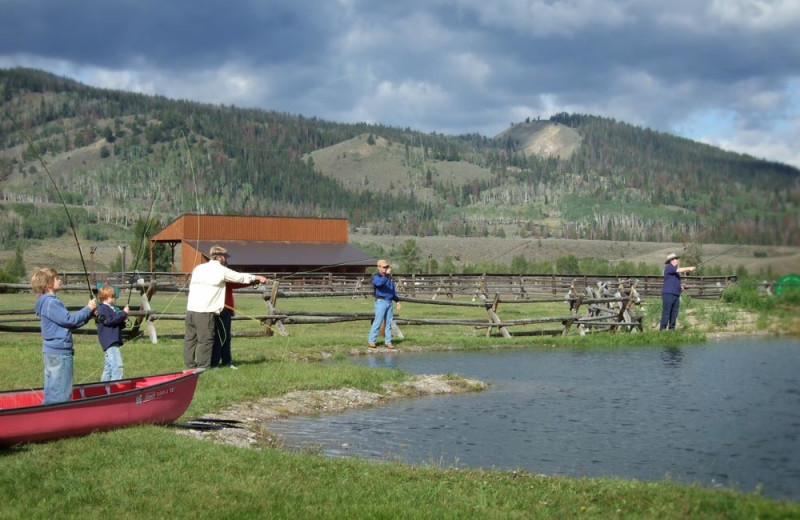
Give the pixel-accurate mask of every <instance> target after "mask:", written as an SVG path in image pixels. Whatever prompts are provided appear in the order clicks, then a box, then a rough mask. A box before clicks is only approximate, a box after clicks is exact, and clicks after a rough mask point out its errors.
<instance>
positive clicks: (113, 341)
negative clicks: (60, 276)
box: [97, 285, 130, 381]
mask: <svg viewBox="0 0 800 520" xmlns="http://www.w3.org/2000/svg"><path fill="white" fill-rule="evenodd" d="M97 299H98V300H100V305H98V306H97V339H98V340H99V341H100V346H101V347H103V352H105V362H104V363H103V375H102V376H100V381H114V380H116V379H122V373H123V366H122V352H121V351H120V347H122V343H123V341H122V330H123V329H124V328H125V323H126V322H127V321H128V313H129V312H130V309H129V308H128V306H127V305H126V306H125V307H124V308H123V309H122V310H121V311H120V310H118V309H117V308H116V307H114V302H115V301H116V300H117V291H116V290H114V288H113V287H111V286H110V285H104V286H102V287H101V288H100V290H99V291H97Z"/></svg>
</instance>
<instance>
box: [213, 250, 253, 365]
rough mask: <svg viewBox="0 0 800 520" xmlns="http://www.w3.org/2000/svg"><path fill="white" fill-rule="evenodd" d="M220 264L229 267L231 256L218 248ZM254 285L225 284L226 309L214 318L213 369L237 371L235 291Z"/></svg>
mask: <svg viewBox="0 0 800 520" xmlns="http://www.w3.org/2000/svg"><path fill="white" fill-rule="evenodd" d="M217 252H218V253H219V255H218V258H219V263H221V264H222V265H225V266H227V265H228V258H229V257H230V255H229V254H228V252H227V250H225V248H224V247H220V246H217ZM251 285H253V284H247V283H233V282H228V283H226V284H225V307H224V308H223V309H222V310H221V311H219V314H217V316H216V318H214V349H213V350H212V351H211V368H216V367H230V368H232V369H234V370H236V366H235V365H234V364H233V356H232V354H231V319H232V318H233V317H234V316H235V315H236V310H235V307H234V306H233V290H234V289H241V288H242V287H250V286H251Z"/></svg>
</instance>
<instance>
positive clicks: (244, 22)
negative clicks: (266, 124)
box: [0, 0, 336, 69]
mask: <svg viewBox="0 0 800 520" xmlns="http://www.w3.org/2000/svg"><path fill="white" fill-rule="evenodd" d="M1 5H2V9H3V13H4V16H3V17H2V21H0V49H2V50H3V52H4V53H9V54H13V53H26V54H37V55H42V56H48V57H57V58H62V59H69V60H73V61H76V62H80V63H91V64H94V65H97V66H101V67H109V68H114V67H126V66H128V65H129V64H132V63H135V62H136V61H137V60H140V59H142V58H144V59H146V60H147V61H148V62H150V63H152V64H154V65H155V66H157V67H161V68H173V69H183V68H188V67H202V66H205V65H208V64H211V63H214V62H219V61H221V60H225V59H231V58H240V59H246V60H248V61H251V62H253V63H280V62H285V61H288V60H295V59H304V60H307V59H313V58H314V57H315V56H318V57H320V58H321V56H322V55H323V52H322V51H324V48H325V41H324V38H325V37H327V36H329V33H330V30H331V28H333V27H335V23H334V22H335V15H336V10H331V9H330V7H333V5H331V4H329V3H327V2H320V3H319V5H316V6H315V7H314V9H311V10H308V11H307V10H306V8H305V7H304V4H303V3H301V2H293V1H285V2H274V1H271V2H256V1H252V2H251V1H242V0H230V1H225V2H203V1H196V2H185V1H171V0H166V1H165V0H136V1H130V0H123V1H119V0H115V1H110V2H98V1H92V0H69V1H63V0H5V1H4V2H3V3H2V4H1ZM318 22H320V23H318ZM322 22H324V23H322Z"/></svg>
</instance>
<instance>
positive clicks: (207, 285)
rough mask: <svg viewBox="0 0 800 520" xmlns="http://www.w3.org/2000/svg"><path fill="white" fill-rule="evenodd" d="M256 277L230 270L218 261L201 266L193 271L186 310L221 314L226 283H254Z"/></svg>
mask: <svg viewBox="0 0 800 520" xmlns="http://www.w3.org/2000/svg"><path fill="white" fill-rule="evenodd" d="M255 281H256V276H255V275H253V274H247V273H238V272H236V271H234V270H233V269H228V268H227V267H225V266H224V265H222V264H221V263H219V262H218V261H216V260H209V261H208V262H206V263H204V264H200V265H198V266H197V267H195V268H194V271H192V281H191V282H190V283H189V300H188V301H187V303H186V310H187V311H191V312H213V313H216V314H219V312H220V311H221V310H222V309H223V308H224V307H225V283H226V282H236V283H247V284H250V283H253V282H255Z"/></svg>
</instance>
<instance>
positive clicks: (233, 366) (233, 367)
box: [228, 364, 239, 370]
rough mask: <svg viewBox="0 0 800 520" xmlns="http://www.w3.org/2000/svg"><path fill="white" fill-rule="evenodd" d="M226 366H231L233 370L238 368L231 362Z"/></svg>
mask: <svg viewBox="0 0 800 520" xmlns="http://www.w3.org/2000/svg"><path fill="white" fill-rule="evenodd" d="M228 366H229V367H230V368H232V369H233V370H239V369H238V368H236V366H235V365H233V364H230V365H228Z"/></svg>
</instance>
